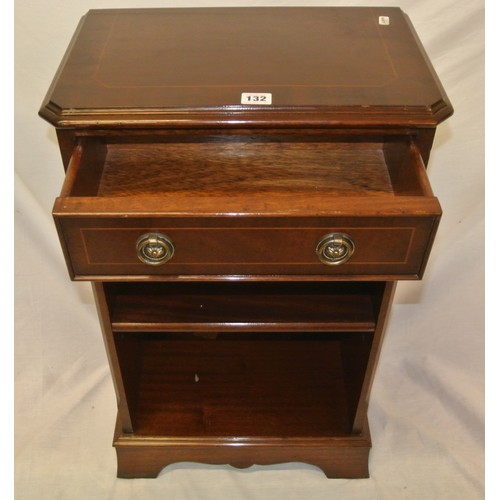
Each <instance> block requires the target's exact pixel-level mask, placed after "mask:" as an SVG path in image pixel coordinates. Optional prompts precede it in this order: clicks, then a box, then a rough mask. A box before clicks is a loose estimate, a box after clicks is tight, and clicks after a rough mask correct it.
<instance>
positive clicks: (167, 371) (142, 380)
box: [115, 332, 373, 438]
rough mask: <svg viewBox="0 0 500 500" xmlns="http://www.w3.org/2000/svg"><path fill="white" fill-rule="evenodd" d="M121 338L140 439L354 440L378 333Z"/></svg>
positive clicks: (119, 345) (145, 334) (121, 355)
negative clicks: (189, 437) (356, 418)
mask: <svg viewBox="0 0 500 500" xmlns="http://www.w3.org/2000/svg"><path fill="white" fill-rule="evenodd" d="M196 335H197V334H188V335H186V334H184V338H180V336H179V334H173V335H171V334H167V333H157V332H155V333H148V332H143V333H140V334H139V333H136V334H135V335H130V334H126V333H117V334H115V339H116V346H117V350H118V353H119V358H120V361H121V362H122V361H125V360H126V363H127V371H126V372H124V373H123V376H124V377H125V379H126V381H127V383H126V387H127V399H128V401H129V409H130V415H131V419H132V425H133V431H134V435H140V436H143V437H147V436H150V437H151V436H171V437H183V436H184V437H185V436H192V437H203V438H204V437H221V438H222V437H241V438H245V437H256V436H274V437H283V438H284V437H338V436H349V435H350V434H351V433H352V423H353V418H354V414H355V411H356V404H357V401H358V398H359V394H360V391H361V385H362V382H363V376H364V372H365V369H366V365H367V362H368V355H369V352H370V347H371V343H372V339H373V334H371V333H368V332H366V333H356V334H354V333H338V332H335V333H328V334H327V333H316V334H311V333H308V334H303V335H300V334H293V335H292V334H280V335H279V336H278V337H277V336H276V335H271V334H268V333H260V334H255V335H251V334H242V335H240V336H234V335H228V334H219V335H218V336H217V337H214V338H212V339H209V338H202V337H197V336H196Z"/></svg>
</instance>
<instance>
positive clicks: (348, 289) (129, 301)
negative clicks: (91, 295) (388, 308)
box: [105, 282, 383, 332]
mask: <svg viewBox="0 0 500 500" xmlns="http://www.w3.org/2000/svg"><path fill="white" fill-rule="evenodd" d="M382 289H383V287H382V286H381V285H380V283H377V282H373V283H348V282H316V283H314V282H294V283H290V282H287V283H279V282H278V283H251V282H219V283H178V282H158V283H133V282H130V283H107V284H105V290H106V294H107V301H108V304H109V306H110V311H111V322H112V327H113V330H114V331H197V330H202V331H205V332H209V331H214V332H219V331H227V332H228V331H232V332H240V331H245V330H248V331H274V332H277V331H298V332H301V331H373V330H374V328H375V323H376V316H377V304H378V302H379V300H380V296H381V293H382Z"/></svg>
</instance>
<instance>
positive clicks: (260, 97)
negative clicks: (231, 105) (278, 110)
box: [241, 92, 273, 106]
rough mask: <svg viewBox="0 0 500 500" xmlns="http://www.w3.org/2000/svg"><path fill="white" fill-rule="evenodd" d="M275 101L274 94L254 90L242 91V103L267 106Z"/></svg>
mask: <svg viewBox="0 0 500 500" xmlns="http://www.w3.org/2000/svg"><path fill="white" fill-rule="evenodd" d="M272 103H273V94H255V93H253V92H242V94H241V104H247V105H250V106H266V105H269V104H272Z"/></svg>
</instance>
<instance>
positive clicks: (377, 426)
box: [15, 0, 484, 500]
mask: <svg viewBox="0 0 500 500" xmlns="http://www.w3.org/2000/svg"><path fill="white" fill-rule="evenodd" d="M260 5H283V6H285V5H290V6H298V5H308V6H313V5H318V6H319V5H322V6H327V5H331V6H341V5H367V6H371V5H373V6H383V5H395V2H393V1H390V2H387V1H382V0H376V1H373V0H363V1H350V2H340V1H322V2H321V1H311V2H293V1H282V2H279V1H276V2H263V1H247V2H245V1H219V2H216V1H191V2H179V1H178V2H174V1H167V0H165V1H163V2H161V1H157V2H152V1H141V2H138V1H131V0H101V1H98V0H94V1H90V0H80V1H69V0H68V1H65V2H60V1H57V0H44V1H34V0H16V2H15V10H16V19H15V30H16V31H15V36H16V47H15V48H16V68H15V70H16V73H15V77H16V100H15V104H16V110H15V120H16V123H15V132H16V135H15V183H16V184H15V237H16V240H15V241H16V259H15V390H16V392H15V396H16V401H15V424H16V427H15V486H16V498H17V499H19V500H21V499H38V498H40V499H41V498H51V499H56V498H63V499H80V498H81V499H89V498H96V499H103V498H113V499H114V498H119V499H127V498H131V499H132V498H134V499H136V498H141V499H149V498H151V499H154V498H172V499H176V500H177V499H179V500H182V499H226V498H227V499H240V498H241V499H267V498H273V499H275V500H278V499H281V498H283V499H287V500H293V499H297V500H302V499H304V498H308V499H310V500H313V499H327V498H335V499H349V500H351V499H362V500H367V499H368V500H370V499H418V500H426V499H438V498H439V499H440V500H444V499H453V500H457V499H467V500H470V499H479V498H482V497H483V494H484V493H483V487H484V486H483V484H484V483H483V474H484V469H483V450H484V447H483V444H484V433H483V429H484V404H483V397H484V394H483V388H484V384H483V368H484V365H483V355H484V343H483V333H484V322H483V310H484V309H483V301H484V293H483V292H484V285H483V274H484V261H483V254H484V249H483V238H484V224H483V222H484V203H483V200H484V196H483V188H484V177H483V172H484V155H483V151H484V141H483V135H484V128H483V112H484V100H483V99H484V98H483V85H484V65H483V54H484V44H483V36H484V8H483V3H482V1H481V0H420V1H418V2H417V1H414V0H413V1H412V0H399V3H396V5H399V6H400V7H402V9H403V10H404V11H405V12H406V13H407V14H408V15H409V16H410V18H411V20H412V22H413V24H414V26H415V28H416V30H417V32H418V34H419V36H420V38H421V40H422V42H423V44H424V47H425V48H426V50H427V53H428V55H429V57H430V59H431V61H432V62H433V64H434V66H435V68H436V71H437V73H438V75H439V76H440V78H441V81H442V83H443V85H444V87H445V89H446V91H447V93H448V95H449V97H450V99H451V101H452V103H453V105H454V107H455V115H454V116H453V117H452V118H451V119H450V120H448V121H447V122H445V123H444V124H442V125H441V126H440V127H439V129H438V132H437V136H436V140H435V146H434V150H433V154H432V156H431V161H430V165H429V176H430V179H431V182H432V185H433V188H434V191H435V193H436V194H437V195H438V197H439V199H440V201H441V204H442V206H443V210H444V216H443V219H442V222H441V226H440V228H439V231H438V235H437V239H436V242H435V245H434V250H433V252H432V256H431V259H430V261H429V264H428V267H427V271H426V275H425V277H424V280H423V281H421V282H408V283H401V284H399V285H398V291H397V295H396V299H395V305H394V309H393V313H392V315H391V318H390V322H389V325H388V331H387V335H386V339H385V345H384V348H383V352H382V355H381V358H380V366H379V369H378V371H377V375H376V380H375V383H374V387H373V392H372V399H371V405H370V410H369V416H370V423H371V430H372V438H373V450H372V452H371V458H370V470H371V477H370V479H364V480H327V479H326V478H325V476H324V475H323V474H322V473H321V472H320V471H319V470H318V469H316V468H315V467H313V466H310V465H306V464H284V465H276V466H272V467H258V466H253V467H252V468H250V469H247V470H242V471H241V470H237V469H233V468H231V467H229V466H209V465H202V464H193V463H183V464H177V465H173V466H169V467H168V468H167V469H165V470H164V471H163V472H162V474H161V475H160V476H159V478H158V479H155V480H144V479H140V480H123V479H116V459H115V455H114V450H113V449H112V447H111V438H112V433H113V427H114V420H115V414H116V409H115V396H114V392H113V387H112V383H111V379H110V375H109V370H108V365H107V360H106V357H105V352H104V347H103V345H102V340H101V334H100V330H99V325H98V321H97V316H96V312H95V308H94V304H93V299H92V296H91V292H90V286H89V285H88V284H86V283H72V282H70V280H69V278H68V276H67V272H66V267H65V264H64V261H63V257H62V252H61V250H60V247H59V242H58V239H57V236H56V232H55V229H54V225H53V222H52V218H51V208H52V203H53V200H54V198H55V197H56V196H57V194H58V191H59V189H60V186H61V183H62V180H63V168H62V164H61V160H60V156H59V152H58V148H57V144H56V138H55V133H54V130H53V129H52V128H51V126H50V125H49V124H47V123H45V122H44V121H42V120H41V119H39V118H38V117H37V111H38V109H39V106H40V104H41V102H42V99H43V97H44V95H45V92H46V91H47V88H48V86H49V84H50V82H51V80H52V77H53V75H54V73H55V71H56V69H57V67H58V65H59V62H60V60H61V58H62V56H63V53H64V51H65V49H66V47H67V44H68V42H69V40H70V37H71V36H72V34H73V32H74V29H75V28H76V25H77V22H78V21H79V19H80V17H81V16H82V15H83V14H84V13H85V12H86V11H87V10H88V9H90V8H125V7H137V6H141V7H179V6H203V7H208V6H260Z"/></svg>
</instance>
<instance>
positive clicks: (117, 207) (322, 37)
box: [40, 8, 453, 478]
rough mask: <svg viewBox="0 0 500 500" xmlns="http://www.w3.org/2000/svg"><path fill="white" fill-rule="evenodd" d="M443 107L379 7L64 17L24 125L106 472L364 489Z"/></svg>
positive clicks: (430, 205) (417, 58) (421, 61)
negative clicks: (91, 300)
mask: <svg viewBox="0 0 500 500" xmlns="http://www.w3.org/2000/svg"><path fill="white" fill-rule="evenodd" d="M325 47H328V50H325ZM248 93H250V94H251V96H250V98H247V97H246V95H247V94H248ZM256 95H257V97H255V96H256ZM254 98H255V102H260V103H261V104H254V101H253V100H252V99H254ZM452 112H453V110H452V107H451V105H450V103H449V100H448V98H447V96H446V94H445V93H444V91H443V89H442V87H441V84H440V83H439V80H438V79H437V77H436V75H435V74H434V71H433V69H432V66H431V64H430V63H429V61H428V59H427V56H426V55H425V52H424V51H423V49H422V47H421V45H420V42H419V41H418V38H417V36H416V35H415V33H414V30H413V28H412V26H411V23H410V22H409V20H408V19H407V17H406V16H405V15H404V14H403V13H402V12H401V11H400V10H399V9H397V8H238V9H230V8H215V9H213V8H212V9H130V10H95V11H90V12H89V13H88V14H87V15H86V16H84V18H83V19H82V21H81V22H80V24H79V26H78V28H77V31H76V33H75V36H74V37H73V40H72V42H71V44H70V47H69V48H68V51H67V53H66V55H65V57H64V60H63V62H62V63H61V66H60V68H59V70H58V72H57V74H56V76H55V78H54V82H53V84H52V86H51V88H50V90H49V92H48V94H47V97H46V99H45V101H44V103H43V105H42V107H41V110H40V115H41V116H42V117H43V118H45V119H46V120H48V121H49V122H50V123H51V124H53V125H54V126H55V127H56V129H57V136H58V140H59V146H60V150H61V154H62V159H63V164H64V168H65V170H66V179H65V182H64V185H63V187H62V190H61V194H60V196H59V197H58V198H57V199H56V201H55V204H54V210H53V214H54V219H55V223H56V226H57V229H58V233H59V236H60V240H61V246H62V249H63V252H64V254H65V258H66V262H67V265H68V270H69V274H70V276H71V278H72V279H75V280H90V281H92V283H93V289H94V293H95V299H96V304H97V310H98V314H99V318H100V322H101V327H102V331H103V336H104V341H105V346H106V350H107V354H108V358H109V362H110V367H111V373H112V377H113V381H114V385H115V390H116V395H117V402H118V416H117V423H116V431H115V437H114V446H115V449H116V452H117V458H118V476H119V477H155V476H157V475H158V473H159V472H160V471H161V470H162V469H163V468H164V467H165V466H166V465H169V464H172V463H175V462H179V461H190V462H192V461H197V462H206V463H215V464H226V463H229V464H231V465H233V466H235V467H248V466H250V465H252V464H262V465H267V464H274V463H280V462H306V463H310V464H314V465H316V466H318V467H320V468H321V469H322V470H323V471H324V472H325V474H326V475H327V476H328V477H348V478H355V477H367V476H368V473H369V471H368V454H369V450H370V447H371V440H370V434H369V430H368V421H367V408H368V400H369V394H370V388H371V384H372V381H373V376H374V373H375V368H376V365H377V360H378V356H379V352H380V348H381V345H382V341H383V335H384V329H385V324H386V322H387V318H388V315H389V311H390V306H391V301H392V297H393V294H394V290H395V284H396V281H395V280H399V279H420V278H421V277H422V275H423V272H424V269H425V265H426V262H427V259H428V256H429V252H430V250H431V248H432V242H433V239H434V236H435V233H436V230H437V227H438V224H439V219H440V216H441V208H440V205H439V202H438V200H437V198H436V197H435V196H434V194H433V192H432V189H431V186H430V184H429V181H428V179H427V175H426V165H427V162H428V159H429V155H430V151H431V147H432V142H433V138H434V133H435V128H436V126H437V125H438V124H439V123H440V122H441V121H443V120H444V119H446V118H447V117H448V116H450V115H451V113H452ZM325 238H330V239H331V243H330V246H326V247H321V244H322V241H323V240H324V239H325ZM332 242H333V243H332ZM325 249H326V250H325ZM322 251H325V252H326V253H324V254H322V253H321V252H322ZM351 252H352V255H351ZM339 256H340V257H342V258H341V259H340V260H344V259H343V256H346V259H345V261H344V262H341V263H337V264H334V265H327V264H325V259H326V261H327V262H328V259H333V260H334V261H335V259H339V258H340V257H339ZM163 257H165V261H164V262H163V261H161V259H162V258H163ZM153 264H154V265H153Z"/></svg>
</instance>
